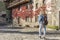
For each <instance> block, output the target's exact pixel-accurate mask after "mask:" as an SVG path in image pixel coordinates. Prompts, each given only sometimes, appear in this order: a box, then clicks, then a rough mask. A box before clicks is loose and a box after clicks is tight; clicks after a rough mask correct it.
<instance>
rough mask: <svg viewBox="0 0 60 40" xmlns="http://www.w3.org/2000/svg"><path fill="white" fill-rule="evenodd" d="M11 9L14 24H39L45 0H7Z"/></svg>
mask: <svg viewBox="0 0 60 40" xmlns="http://www.w3.org/2000/svg"><path fill="white" fill-rule="evenodd" d="M5 2H6V3H8V4H7V8H8V9H10V10H11V13H12V18H13V25H17V26H18V25H22V26H25V25H30V26H31V27H33V26H34V25H38V14H39V12H40V9H39V8H40V7H41V6H42V4H43V3H42V2H43V0H13V1H9V0H5Z"/></svg>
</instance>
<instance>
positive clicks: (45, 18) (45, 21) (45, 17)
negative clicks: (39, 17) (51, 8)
mask: <svg viewBox="0 0 60 40" xmlns="http://www.w3.org/2000/svg"><path fill="white" fill-rule="evenodd" d="M47 24H48V20H47V15H45V16H44V25H47Z"/></svg>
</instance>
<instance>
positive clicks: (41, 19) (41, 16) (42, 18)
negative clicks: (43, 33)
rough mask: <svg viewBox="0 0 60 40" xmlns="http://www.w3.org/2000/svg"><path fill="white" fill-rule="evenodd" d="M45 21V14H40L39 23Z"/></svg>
mask: <svg viewBox="0 0 60 40" xmlns="http://www.w3.org/2000/svg"><path fill="white" fill-rule="evenodd" d="M43 21H44V16H43V15H39V17H38V22H39V23H43Z"/></svg>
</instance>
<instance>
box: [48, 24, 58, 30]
mask: <svg viewBox="0 0 60 40" xmlns="http://www.w3.org/2000/svg"><path fill="white" fill-rule="evenodd" d="M47 28H51V29H56V30H57V29H58V26H51V25H48V26H47Z"/></svg>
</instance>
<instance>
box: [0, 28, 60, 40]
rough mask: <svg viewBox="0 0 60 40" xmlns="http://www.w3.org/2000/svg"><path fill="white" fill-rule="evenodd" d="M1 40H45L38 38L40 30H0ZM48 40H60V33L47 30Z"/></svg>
mask: <svg viewBox="0 0 60 40" xmlns="http://www.w3.org/2000/svg"><path fill="white" fill-rule="evenodd" d="M0 40H45V39H40V38H39V36H38V28H23V29H11V28H10V29H8V28H5V29H4V28H2V29H0ZM46 40H60V31H56V30H50V29H47V34H46Z"/></svg>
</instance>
